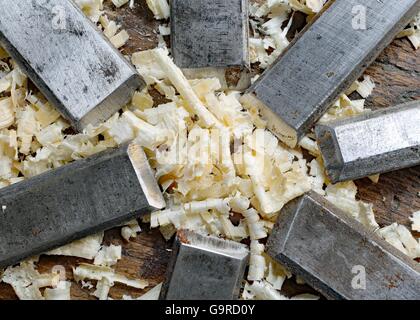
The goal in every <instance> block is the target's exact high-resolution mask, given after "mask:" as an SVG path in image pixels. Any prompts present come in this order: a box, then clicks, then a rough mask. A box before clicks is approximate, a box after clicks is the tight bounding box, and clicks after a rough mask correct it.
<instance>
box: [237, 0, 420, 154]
mask: <svg viewBox="0 0 420 320" xmlns="http://www.w3.org/2000/svg"><path fill="white" fill-rule="evenodd" d="M419 10H420V0H404V1H401V0H387V1H378V0H365V1H360V0H335V1H331V2H330V4H327V6H326V8H325V9H324V10H323V12H321V13H320V15H319V16H318V17H316V18H314V20H313V22H312V23H311V24H310V25H308V26H307V27H306V28H305V29H304V30H303V31H302V32H301V34H300V35H299V36H298V37H297V38H296V39H295V40H294V41H293V42H292V43H291V44H290V46H289V48H288V49H286V50H285V52H283V54H282V55H281V56H280V57H279V58H278V59H277V60H276V62H275V63H274V64H273V65H272V66H271V67H270V68H269V69H268V70H266V71H265V73H264V74H263V75H262V76H261V77H260V78H259V79H258V80H257V81H256V82H255V83H254V84H253V85H252V86H251V87H250V88H249V90H248V91H247V92H246V94H245V95H244V96H243V97H242V100H243V102H244V103H245V104H250V105H253V106H256V107H257V108H258V109H259V111H260V113H261V115H262V116H263V118H265V119H266V120H267V122H268V128H269V129H270V130H272V132H273V133H274V134H276V135H277V136H278V137H279V139H281V140H282V141H283V142H285V143H286V144H288V145H289V146H291V147H295V146H296V145H297V143H298V142H299V140H300V139H301V138H302V137H303V136H304V135H305V134H306V133H307V132H308V131H309V130H310V129H311V128H312V127H313V126H314V125H315V123H316V122H317V121H318V120H319V119H320V117H321V116H322V115H323V114H324V113H325V112H326V111H327V109H328V108H329V107H330V106H331V105H332V104H333V103H334V102H335V101H336V100H337V99H338V98H339V96H340V95H341V94H342V93H343V92H344V91H345V90H347V89H348V88H349V87H350V86H351V84H352V83H353V82H354V81H355V80H357V78H358V77H359V76H360V75H361V74H362V73H363V71H364V70H365V69H366V68H367V67H368V66H369V64H370V63H372V62H373V61H374V60H375V58H376V57H377V56H378V55H379V54H380V53H381V52H382V50H383V49H385V47H386V46H387V45H388V44H389V43H390V42H391V41H392V40H393V39H394V37H395V36H396V35H397V34H398V32H399V31H400V30H402V29H403V28H404V27H405V26H406V25H407V24H408V22H409V21H410V19H411V18H412V17H413V16H414V15H415V14H416V13H417V12H418V11H419Z"/></svg>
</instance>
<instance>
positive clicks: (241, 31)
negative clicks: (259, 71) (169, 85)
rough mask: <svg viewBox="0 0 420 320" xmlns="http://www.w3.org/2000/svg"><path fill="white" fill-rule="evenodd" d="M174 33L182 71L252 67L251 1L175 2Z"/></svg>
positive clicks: (177, 59)
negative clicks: (249, 34)
mask: <svg viewBox="0 0 420 320" xmlns="http://www.w3.org/2000/svg"><path fill="white" fill-rule="evenodd" d="M171 32H172V34H171V41H172V53H173V57H174V60H175V63H176V64H177V65H178V66H179V67H180V68H204V67H229V66H248V65H249V57H248V55H249V54H248V0H212V1H208V0H173V1H171Z"/></svg>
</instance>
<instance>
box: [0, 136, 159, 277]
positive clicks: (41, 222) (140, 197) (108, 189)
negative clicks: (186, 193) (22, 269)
mask: <svg viewBox="0 0 420 320" xmlns="http://www.w3.org/2000/svg"><path fill="white" fill-rule="evenodd" d="M0 206H1V207H2V208H3V211H0V269H1V268H3V267H6V266H8V265H12V264H14V263H17V262H19V261H20V260H22V259H24V258H27V257H29V256H33V255H37V254H41V253H43V252H46V251H48V250H50V249H53V248H55V247H59V246H61V245H64V244H66V243H68V242H70V241H72V240H76V239H79V238H82V237H85V236H87V235H90V234H93V233H96V232H98V231H101V230H106V229H110V228H112V227H115V226H118V225H119V224H121V223H124V222H126V221H128V220H130V218H133V217H136V216H139V215H142V214H145V213H148V212H150V211H151V210H156V209H162V208H163V207H164V206H165V201H164V199H163V196H162V194H161V191H160V189H159V187H158V185H157V182H156V180H155V176H154V172H153V170H152V169H151V168H150V165H149V163H148V161H147V158H146V156H145V154H144V151H143V149H142V148H141V147H140V146H139V145H136V144H130V145H126V146H123V147H121V148H119V149H115V150H111V151H106V152H103V153H100V154H98V155H95V156H93V157H90V158H87V159H84V160H79V161H76V162H74V163H71V164H69V165H66V166H64V167H61V168H58V169H56V170H52V171H49V172H46V173H44V174H41V175H39V176H36V177H34V178H31V179H28V180H25V181H23V182H20V183H17V184H15V185H12V186H9V187H6V188H4V189H1V190H0Z"/></svg>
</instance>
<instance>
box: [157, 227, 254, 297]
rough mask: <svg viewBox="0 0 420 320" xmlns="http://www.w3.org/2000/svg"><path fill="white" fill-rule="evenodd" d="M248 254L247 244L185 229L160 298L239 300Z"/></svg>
mask: <svg viewBox="0 0 420 320" xmlns="http://www.w3.org/2000/svg"><path fill="white" fill-rule="evenodd" d="M248 255H249V251H248V248H247V247H246V246H245V245H242V244H239V243H236V242H233V241H227V240H222V239H219V238H216V237H212V236H205V235H201V234H199V233H195V232H192V231H187V230H181V231H179V232H178V234H177V237H176V239H175V244H174V249H173V252H172V258H171V261H170V263H169V267H168V271H167V275H166V282H165V283H164V285H163V287H162V291H161V295H160V299H167V300H236V299H238V298H239V290H240V287H241V282H242V280H243V277H244V273H245V268H246V266H247V263H248Z"/></svg>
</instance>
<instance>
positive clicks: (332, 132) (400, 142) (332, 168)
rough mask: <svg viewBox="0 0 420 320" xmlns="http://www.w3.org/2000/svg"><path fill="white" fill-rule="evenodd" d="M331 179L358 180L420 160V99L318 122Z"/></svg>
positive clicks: (319, 134) (326, 165) (318, 135)
mask: <svg viewBox="0 0 420 320" xmlns="http://www.w3.org/2000/svg"><path fill="white" fill-rule="evenodd" d="M315 132H316V135H317V140H318V144H319V146H320V149H321V152H322V156H323V159H324V163H325V167H326V169H327V173H328V176H329V177H330V179H331V181H332V182H334V183H336V182H339V181H345V180H355V179H359V178H363V177H367V176H371V175H374V174H377V173H385V172H389V171H394V170H398V169H402V168H407V167H412V166H416V165H419V164H420V102H418V101H414V102H410V103H407V104H403V105H399V106H396V107H393V108H388V109H384V110H378V111H375V112H371V113H366V114H363V115H361V116H357V117H353V118H350V119H347V120H344V121H334V122H331V123H326V124H322V125H318V126H317V127H316V130H315Z"/></svg>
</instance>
